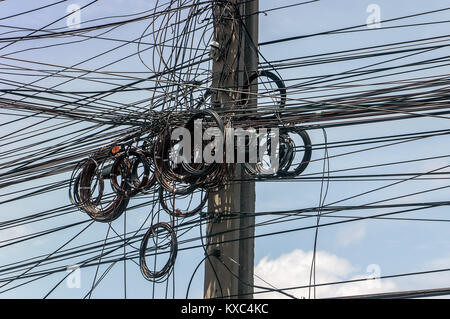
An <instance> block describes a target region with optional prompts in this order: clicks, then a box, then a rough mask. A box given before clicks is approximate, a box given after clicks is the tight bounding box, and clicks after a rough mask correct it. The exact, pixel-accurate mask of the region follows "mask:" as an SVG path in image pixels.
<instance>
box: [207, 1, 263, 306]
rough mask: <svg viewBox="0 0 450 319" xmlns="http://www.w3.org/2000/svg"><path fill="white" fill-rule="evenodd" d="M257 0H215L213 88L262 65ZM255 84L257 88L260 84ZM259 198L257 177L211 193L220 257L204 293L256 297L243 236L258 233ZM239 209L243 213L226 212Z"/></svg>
mask: <svg viewBox="0 0 450 319" xmlns="http://www.w3.org/2000/svg"><path fill="white" fill-rule="evenodd" d="M232 4H233V5H232ZM258 4H259V0H246V1H242V0H229V1H216V8H215V10H214V40H215V41H217V43H218V44H219V47H220V50H221V57H220V58H218V59H216V60H215V61H214V64H213V83H212V87H213V88H231V89H232V90H233V91H237V90H239V89H240V88H242V86H243V84H244V83H245V81H246V79H247V78H248V77H249V76H250V75H251V74H252V73H254V72H256V71H257V69H258V52H257V44H258V11H259V6H258ZM236 9H238V10H239V12H236V11H235V10H236ZM255 82H256V81H255ZM250 89H251V92H252V93H254V92H257V85H253V86H252V87H251V88H250ZM250 96H252V95H250ZM239 98H240V97H239V94H236V93H231V94H230V93H227V92H224V91H220V92H217V93H216V94H213V95H212V101H213V102H216V103H217V105H218V106H219V107H231V106H232V105H236V101H237V100H238V99H239ZM256 105H257V99H256V98H253V99H252V98H250V101H249V103H248V105H247V106H248V107H249V108H254V107H256ZM240 166H241V165H239V164H236V170H235V171H236V173H235V177H236V178H240V177H241V167H240ZM255 198H256V195H255V183H254V182H253V181H251V182H235V183H232V184H230V185H224V186H223V188H221V189H220V190H218V191H217V192H213V193H211V195H210V197H209V198H208V212H209V213H210V214H211V213H215V216H218V218H216V219H214V220H211V221H210V222H209V223H208V225H207V236H208V249H207V253H208V254H215V255H216V256H217V255H218V254H219V255H220V256H219V258H220V259H219V258H217V257H214V256H210V257H209V258H207V259H206V261H205V285H204V297H205V298H221V297H222V294H223V296H225V297H226V296H239V298H247V299H250V298H253V287H252V285H253V268H254V239H253V238H251V239H246V240H240V238H248V237H253V236H254V233H255V229H254V224H255V218H254V216H253V215H252V216H250V217H248V216H247V213H254V211H255ZM236 213H240V216H241V217H240V218H236V217H234V218H229V219H228V218H226V216H227V215H230V214H233V215H235V214H236ZM216 234H217V235H216ZM222 242H223V243H222ZM223 263H224V264H225V265H226V266H224V265H223ZM237 277H239V279H238V278H237ZM235 298H236V297H235Z"/></svg>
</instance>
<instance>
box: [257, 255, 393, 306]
mask: <svg viewBox="0 0 450 319" xmlns="http://www.w3.org/2000/svg"><path fill="white" fill-rule="evenodd" d="M311 260H312V251H309V252H304V251H302V250H299V249H296V250H294V251H292V252H290V253H288V254H284V255H281V256H280V257H278V258H276V259H272V260H271V259H269V258H268V257H264V258H263V259H261V260H260V262H259V263H258V264H257V265H256V267H255V275H257V276H259V277H260V278H262V279H264V280H265V281H266V282H268V283H269V284H271V285H273V286H274V287H276V288H288V287H298V286H306V285H308V284H309V276H310V269H311ZM368 270H369V269H368ZM355 272H356V267H354V266H353V265H352V264H351V263H350V262H349V261H348V260H346V259H345V258H341V257H338V256H336V255H334V254H331V253H328V252H326V251H317V253H316V284H320V283H329V282H337V281H342V280H351V279H359V278H368V277H371V273H372V271H371V270H369V273H367V274H363V275H361V274H354V273H355ZM255 285H258V286H264V287H268V284H267V283H265V282H264V281H263V280H261V279H259V278H258V277H256V276H255ZM394 290H396V286H395V284H394V283H393V282H392V281H389V280H382V281H380V280H375V281H362V282H356V283H351V284H341V285H328V286H321V287H317V288H316V297H317V298H326V297H337V296H351V295H359V294H371V293H378V292H388V291H394ZM255 291H260V290H259V289H255ZM286 292H287V293H289V294H291V295H294V296H296V297H297V298H302V297H305V298H308V289H307V288H302V289H295V290H287V291H286ZM311 296H313V295H311ZM255 297H256V298H289V297H287V296H285V295H282V294H280V293H277V292H270V293H263V294H256V295H255Z"/></svg>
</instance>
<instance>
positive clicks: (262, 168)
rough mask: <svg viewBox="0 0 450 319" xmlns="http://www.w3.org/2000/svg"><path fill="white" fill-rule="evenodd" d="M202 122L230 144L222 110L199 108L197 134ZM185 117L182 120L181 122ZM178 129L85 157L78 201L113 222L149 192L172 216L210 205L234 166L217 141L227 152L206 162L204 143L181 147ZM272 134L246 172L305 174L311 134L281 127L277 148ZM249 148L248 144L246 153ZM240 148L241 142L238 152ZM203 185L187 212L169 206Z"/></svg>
mask: <svg viewBox="0 0 450 319" xmlns="http://www.w3.org/2000/svg"><path fill="white" fill-rule="evenodd" d="M196 121H201V122H202V123H203V124H204V125H202V130H201V132H200V133H201V134H203V133H204V132H206V131H207V130H208V129H211V128H215V129H216V133H218V134H219V135H221V136H222V137H223V139H222V140H221V141H219V142H221V143H224V144H225V143H226V138H227V137H226V134H225V125H224V121H223V119H222V117H221V116H219V114H218V113H217V112H215V111H213V110H199V111H197V112H195V113H194V114H193V115H191V117H190V118H189V119H188V120H187V121H186V122H185V125H184V128H185V129H186V131H187V132H189V133H190V134H191V135H194V134H195V133H194V129H195V128H194V123H195V122H196ZM180 122H181V120H178V119H177V120H176V121H175V123H180ZM173 132H174V130H173V129H171V128H170V126H169V125H168V126H166V128H165V129H163V130H162V131H161V132H160V133H159V134H158V135H152V134H148V135H147V136H146V137H145V138H143V140H144V142H143V143H141V145H140V146H132V144H139V143H138V142H137V141H136V140H139V139H136V138H134V139H133V140H132V141H131V142H128V143H122V144H115V145H112V146H109V147H104V148H102V149H101V150H99V151H97V152H95V153H94V154H92V155H91V156H90V157H89V158H88V159H87V160H84V161H82V162H80V163H79V164H78V165H77V166H76V167H75V169H74V171H73V173H72V179H71V183H70V192H69V195H70V199H71V201H72V203H73V204H74V205H76V206H77V207H78V208H79V209H81V210H82V211H84V212H86V213H87V214H88V215H89V216H90V217H91V218H92V219H94V220H96V221H100V222H110V221H112V220H114V219H116V218H117V217H119V216H120V215H121V214H122V213H123V211H124V210H125V208H126V206H127V204H128V202H129V200H130V198H132V197H134V196H136V195H138V194H139V193H143V192H144V193H148V192H153V193H155V194H157V195H158V198H159V202H160V204H161V205H162V207H163V208H164V210H165V211H166V212H167V213H169V214H170V215H172V216H178V217H180V216H182V217H188V216H192V215H194V214H195V213H197V212H199V211H200V210H201V209H202V208H203V207H204V205H205V204H206V201H207V194H208V193H209V192H210V191H211V190H213V189H216V188H217V187H218V186H220V185H223V184H224V183H226V182H228V181H231V180H232V179H233V165H232V163H226V157H227V156H226V152H225V151H224V150H223V147H222V148H219V147H216V145H214V146H213V147H212V148H211V149H212V152H213V153H215V152H219V150H220V149H222V153H221V154H214V155H215V156H216V157H215V158H218V159H219V160H218V161H214V162H212V163H210V162H206V161H205V160H204V158H201V157H199V156H197V155H198V153H199V152H200V153H202V152H203V144H201V145H200V147H201V150H199V146H198V145H190V148H191V149H190V150H186V149H182V148H180V146H179V145H180V144H179V143H180V142H181V141H182V140H181V139H180V138H179V137H178V138H177V139H173V138H174V136H172V133H173ZM271 134H273V133H271V132H270V131H269V132H265V133H259V134H258V135H256V136H257V137H258V138H259V139H260V141H259V145H258V146H259V147H261V144H265V146H266V149H267V151H266V153H264V154H258V157H257V161H256V163H248V162H245V163H244V168H245V171H246V174H247V175H249V176H253V177H254V178H257V177H260V176H264V177H279V176H297V175H299V174H301V173H302V172H303V171H304V170H305V169H306V167H307V166H308V163H309V161H310V159H311V153H312V146H311V140H310V138H309V135H308V133H307V132H306V131H305V130H303V129H301V128H297V127H289V128H280V134H279V141H278V149H277V150H275V149H274V147H273V146H272V142H271V141H272V139H273V137H271V136H270V135H271ZM291 135H297V136H299V137H300V139H301V141H302V142H303V158H302V160H301V161H300V163H294V157H295V154H296V153H297V152H299V149H300V148H299V147H297V146H296V145H295V141H294V138H293V137H291ZM134 141H136V142H134ZM212 142H214V140H213V141H212ZM177 147H178V149H177ZM249 147H250V146H249V143H247V144H246V145H245V155H246V158H248V153H249ZM205 149H206V148H205ZM188 151H189V152H188ZM183 152H185V153H184V154H183ZM237 152H238V149H237V146H236V145H235V146H234V153H235V154H236V153H237ZM186 153H189V154H190V155H189V157H187V156H185V154H186ZM270 154H271V156H273V155H274V154H275V155H276V156H278V157H277V158H278V159H279V160H278V162H279V164H278V165H277V169H276V170H272V171H270V169H268V167H267V166H269V168H270V163H269V164H268V163H267V162H268V161H267V158H266V157H269V155H270ZM199 158H200V159H201V161H199ZM234 159H236V157H235V158H234ZM268 171H269V173H267V172H268ZM105 180H109V182H110V185H111V189H112V192H110V193H109V194H105ZM197 190H203V191H204V195H203V196H202V199H201V201H200V203H199V205H198V206H196V208H195V209H191V210H189V211H188V212H184V213H183V212H182V210H180V209H177V208H176V207H175V205H172V206H173V207H172V208H169V205H168V202H169V201H172V202H173V201H174V199H176V198H177V197H180V196H186V195H189V194H192V193H193V192H194V191H197ZM105 202H107V203H105Z"/></svg>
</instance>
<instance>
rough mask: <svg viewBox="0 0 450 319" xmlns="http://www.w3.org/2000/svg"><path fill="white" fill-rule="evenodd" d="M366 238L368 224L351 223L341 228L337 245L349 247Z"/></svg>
mask: <svg viewBox="0 0 450 319" xmlns="http://www.w3.org/2000/svg"><path fill="white" fill-rule="evenodd" d="M364 237H366V223H364V222H359V223H351V224H347V225H346V226H344V227H342V228H340V229H339V230H338V233H337V238H336V240H337V244H338V245H339V246H342V247H347V246H349V245H351V244H354V243H357V242H359V241H361V240H363V239H364Z"/></svg>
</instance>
